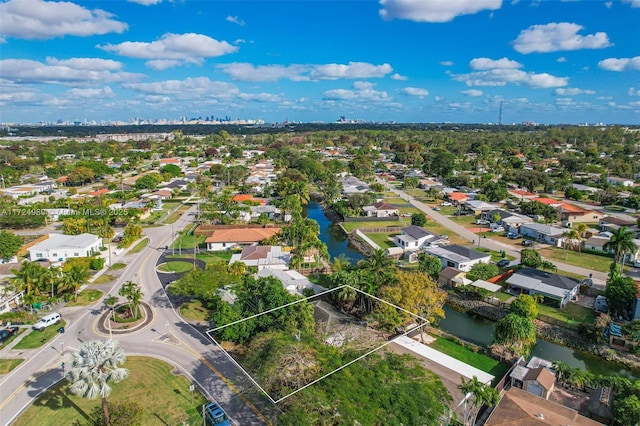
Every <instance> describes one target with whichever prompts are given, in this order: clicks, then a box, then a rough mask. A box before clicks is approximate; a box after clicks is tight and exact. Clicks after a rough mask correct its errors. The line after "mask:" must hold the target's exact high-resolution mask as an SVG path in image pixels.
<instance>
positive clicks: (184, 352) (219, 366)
mask: <svg viewBox="0 0 640 426" xmlns="http://www.w3.org/2000/svg"><path fill="white" fill-rule="evenodd" d="M193 209H195V207H193ZM191 219H192V216H190V215H188V214H184V215H183V216H182V217H181V218H180V219H179V220H178V221H177V222H176V223H175V224H174V225H173V228H174V229H175V230H178V229H182V228H183V227H184V226H185V225H186V224H187V223H188V222H189V221H190V220H191ZM171 229H172V228H171V226H170V225H165V226H162V227H157V228H147V229H146V230H145V234H146V236H148V237H149V240H150V243H149V245H148V246H147V247H146V248H145V249H144V250H143V251H141V252H140V254H138V255H135V256H128V257H127V258H126V259H125V260H126V261H127V263H128V264H129V266H128V267H127V268H126V269H125V270H124V272H123V273H122V275H121V276H120V277H119V278H118V280H117V281H116V282H115V284H103V285H101V286H92V288H93V287H98V288H102V289H103V290H104V291H105V294H112V295H117V293H118V289H119V287H120V285H121V284H122V283H124V282H126V281H129V280H131V281H134V282H137V283H139V284H140V285H141V287H142V292H143V294H144V300H145V301H147V302H148V303H149V304H150V305H151V306H152V308H153V312H154V317H155V319H154V321H153V322H152V323H151V324H150V325H149V326H148V327H146V328H145V329H143V330H139V331H136V332H133V333H131V334H129V335H123V336H118V337H117V339H118V340H119V341H120V344H121V346H122V347H123V348H124V350H125V353H126V354H128V355H135V354H139V355H146V356H153V357H156V358H160V359H163V360H165V361H167V362H169V363H170V364H172V365H174V366H175V367H176V370H177V371H179V372H181V373H183V374H185V375H186V376H187V377H188V378H190V379H191V380H193V381H194V382H195V383H196V384H197V386H198V387H199V388H200V389H201V390H203V391H204V392H205V394H207V395H208V396H209V397H210V398H211V399H215V400H216V401H218V402H219V403H220V404H221V406H222V407H223V408H224V409H225V411H227V412H228V414H229V415H230V416H231V417H232V418H233V420H234V421H235V422H236V423H237V424H240V425H262V424H266V423H268V421H267V420H266V419H265V418H264V416H263V415H262V414H261V411H268V410H272V409H273V408H274V407H273V406H271V405H270V404H268V403H267V402H266V400H265V399H264V398H261V396H260V395H259V394H257V391H256V390H255V388H254V387H253V386H252V385H251V384H250V383H248V381H247V380H246V378H245V376H244V375H243V374H242V373H241V372H240V371H239V370H238V369H237V367H236V366H235V364H233V363H232V362H231V361H230V360H229V358H228V357H227V356H226V354H225V353H224V352H223V351H222V350H220V349H219V348H218V347H217V346H215V345H214V344H213V343H212V342H211V341H210V339H209V338H207V337H205V336H204V335H203V334H202V333H200V332H199V331H198V330H196V329H195V328H194V327H192V326H191V325H189V324H188V323H186V322H184V321H183V320H182V319H181V318H180V317H179V315H178V314H177V313H176V312H175V310H174V307H173V306H172V305H171V302H170V300H169V298H168V297H167V295H166V293H165V292H164V289H163V287H162V285H161V283H160V280H159V279H158V275H157V273H156V270H155V265H156V262H157V260H158V259H159V257H160V256H161V255H162V254H163V252H164V247H165V246H166V245H169V244H170V240H171V233H172V232H171ZM103 306H104V305H103V302H102V301H100V302H98V303H97V304H96V305H94V306H92V307H76V308H62V309H60V310H59V312H61V313H62V315H63V318H64V319H65V320H66V321H67V326H66V332H65V333H64V334H60V335H59V336H58V337H57V338H55V339H54V340H52V341H51V342H50V343H49V344H48V345H46V346H44V347H43V348H40V349H33V350H22V351H21V350H13V349H7V348H5V349H3V350H2V353H1V354H0V355H1V356H2V358H26V359H27V360H26V361H25V362H23V363H22V364H21V365H20V366H18V367H17V368H16V369H14V370H13V371H12V372H11V373H10V374H8V375H6V376H3V377H2V378H1V379H0V420H1V423H2V424H3V425H4V424H10V423H11V422H12V421H13V419H15V417H17V416H18V415H19V414H20V413H21V412H22V411H23V410H24V409H25V408H26V407H28V406H29V405H30V404H31V403H32V402H33V400H34V398H36V397H37V396H38V395H39V394H40V393H42V392H43V391H45V390H46V389H47V388H48V387H49V386H50V385H51V384H53V383H55V382H56V381H57V380H60V378H61V377H62V375H63V371H62V367H61V363H62V362H65V363H67V365H70V355H69V352H70V351H73V350H74V349H77V348H78V347H79V346H80V345H81V344H82V342H84V341H87V340H92V339H97V338H102V339H105V338H108V337H109V336H108V335H104V334H101V333H99V332H98V330H97V329H96V322H97V320H98V318H99V317H100V316H101V313H102V307H103ZM11 346H13V345H11ZM247 395H249V397H250V399H251V401H252V402H253V403H252V402H250V401H249V398H248V397H247ZM254 404H258V405H260V408H259V409H258V408H257V407H256V406H255V405H254Z"/></svg>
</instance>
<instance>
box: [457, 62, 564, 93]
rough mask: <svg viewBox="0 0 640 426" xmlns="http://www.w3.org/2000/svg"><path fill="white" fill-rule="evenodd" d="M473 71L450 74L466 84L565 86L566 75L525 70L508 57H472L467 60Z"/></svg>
mask: <svg viewBox="0 0 640 426" xmlns="http://www.w3.org/2000/svg"><path fill="white" fill-rule="evenodd" d="M469 67H470V68H471V69H473V70H474V71H473V72H471V73H469V74H452V75H451V78H452V79H453V80H455V81H463V82H465V84H466V85H467V86H506V85H507V84H509V83H511V84H524V85H527V86H530V87H534V88H549V87H562V86H566V85H567V84H568V82H569V78H568V77H556V76H554V75H551V74H548V73H540V74H537V73H534V72H526V71H523V70H521V69H518V68H521V67H522V64H520V63H519V62H516V61H512V60H510V59H508V58H502V59H497V60H493V59H489V58H474V59H472V60H471V61H470V62H469Z"/></svg>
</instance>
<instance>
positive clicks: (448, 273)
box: [438, 266, 467, 287]
mask: <svg viewBox="0 0 640 426" xmlns="http://www.w3.org/2000/svg"><path fill="white" fill-rule="evenodd" d="M466 275H467V274H466V273H464V272H462V271H461V270H459V269H456V268H454V267H452V266H447V267H446V268H444V269H443V270H442V271H440V275H438V284H439V285H441V286H449V287H455V284H456V283H458V282H460V279H461V278H464V277H465V276H466Z"/></svg>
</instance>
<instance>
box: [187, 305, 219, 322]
mask: <svg viewBox="0 0 640 426" xmlns="http://www.w3.org/2000/svg"><path fill="white" fill-rule="evenodd" d="M212 314H213V311H210V310H209V309H207V308H205V307H204V306H203V305H202V302H201V301H200V300H192V301H190V302H185V303H183V304H182V305H180V315H182V316H183V317H185V318H186V319H188V320H192V321H208V320H209V319H210V318H211V315H212Z"/></svg>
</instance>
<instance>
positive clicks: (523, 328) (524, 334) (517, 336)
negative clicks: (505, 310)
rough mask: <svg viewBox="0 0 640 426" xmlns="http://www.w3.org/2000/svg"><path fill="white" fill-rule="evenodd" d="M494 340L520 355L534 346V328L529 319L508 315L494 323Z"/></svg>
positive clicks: (512, 314)
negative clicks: (515, 350) (514, 349)
mask: <svg viewBox="0 0 640 426" xmlns="http://www.w3.org/2000/svg"><path fill="white" fill-rule="evenodd" d="M495 339H496V342H497V343H503V344H506V345H508V346H511V347H513V348H516V349H517V350H518V352H519V353H521V354H522V353H523V352H528V351H529V349H530V348H531V347H532V346H533V345H534V344H535V342H536V328H535V326H534V325H533V322H532V321H531V319H530V318H525V317H522V316H520V315H516V314H514V313H509V314H507V316H505V317H504V318H502V319H501V320H499V321H498V322H497V323H496V331H495Z"/></svg>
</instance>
